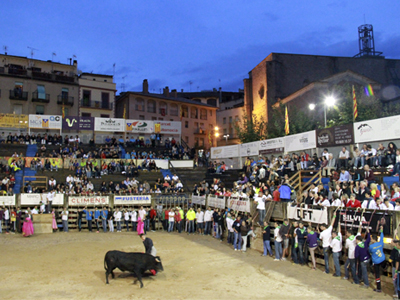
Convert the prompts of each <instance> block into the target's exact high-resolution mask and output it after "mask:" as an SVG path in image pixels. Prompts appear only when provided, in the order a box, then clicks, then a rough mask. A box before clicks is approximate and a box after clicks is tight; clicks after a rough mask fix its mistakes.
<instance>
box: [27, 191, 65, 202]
mask: <svg viewBox="0 0 400 300" xmlns="http://www.w3.org/2000/svg"><path fill="white" fill-rule="evenodd" d="M47 195H48V194H46V193H43V194H21V205H40V202H42V203H44V204H46V203H47ZM52 204H53V205H64V194H55V195H54V198H53V202H52Z"/></svg>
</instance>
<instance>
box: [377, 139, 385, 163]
mask: <svg viewBox="0 0 400 300" xmlns="http://www.w3.org/2000/svg"><path fill="white" fill-rule="evenodd" d="M376 158H377V165H378V168H383V167H386V149H385V147H384V146H383V144H379V146H378V149H376Z"/></svg>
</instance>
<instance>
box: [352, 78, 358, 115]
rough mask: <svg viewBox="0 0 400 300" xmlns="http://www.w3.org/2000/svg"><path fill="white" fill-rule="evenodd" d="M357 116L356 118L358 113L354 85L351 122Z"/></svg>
mask: <svg viewBox="0 0 400 300" xmlns="http://www.w3.org/2000/svg"><path fill="white" fill-rule="evenodd" d="M357 116H358V111H357V99H356V91H355V90H354V85H353V121H355V120H356V118H357Z"/></svg>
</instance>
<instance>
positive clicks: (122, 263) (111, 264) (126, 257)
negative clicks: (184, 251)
mask: <svg viewBox="0 0 400 300" xmlns="http://www.w3.org/2000/svg"><path fill="white" fill-rule="evenodd" d="M116 268H118V269H120V270H121V271H122V272H125V271H128V272H131V273H133V274H134V275H135V276H136V277H137V279H138V280H139V282H140V287H141V288H142V287H143V282H142V275H143V273H144V272H146V271H147V270H156V271H164V268H163V266H162V264H161V258H160V257H159V256H156V257H154V256H152V255H150V254H146V253H137V252H131V253H126V252H122V251H116V250H114V251H108V252H107V253H106V256H105V257H104V269H105V270H106V283H107V284H108V275H110V273H111V276H112V278H114V272H113V271H114V269H116Z"/></svg>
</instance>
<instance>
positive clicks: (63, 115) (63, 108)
mask: <svg viewBox="0 0 400 300" xmlns="http://www.w3.org/2000/svg"><path fill="white" fill-rule="evenodd" d="M62 117H63V119H64V118H65V106H64V100H63V105H62Z"/></svg>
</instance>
